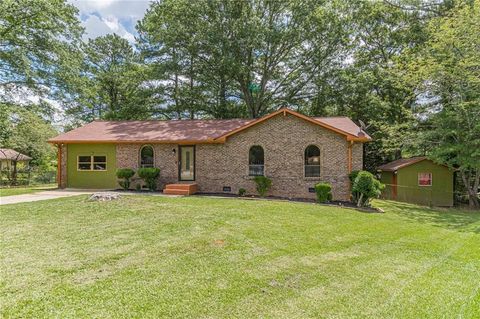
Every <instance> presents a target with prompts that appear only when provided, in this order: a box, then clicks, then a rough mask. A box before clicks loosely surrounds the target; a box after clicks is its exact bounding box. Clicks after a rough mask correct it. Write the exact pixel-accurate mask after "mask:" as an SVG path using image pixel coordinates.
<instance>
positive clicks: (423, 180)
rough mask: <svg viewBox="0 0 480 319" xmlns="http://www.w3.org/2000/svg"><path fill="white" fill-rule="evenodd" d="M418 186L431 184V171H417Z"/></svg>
mask: <svg viewBox="0 0 480 319" xmlns="http://www.w3.org/2000/svg"><path fill="white" fill-rule="evenodd" d="M418 186H432V173H418Z"/></svg>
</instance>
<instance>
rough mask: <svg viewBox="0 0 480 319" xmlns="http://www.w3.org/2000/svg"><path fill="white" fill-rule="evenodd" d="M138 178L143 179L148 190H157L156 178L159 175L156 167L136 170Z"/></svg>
mask: <svg viewBox="0 0 480 319" xmlns="http://www.w3.org/2000/svg"><path fill="white" fill-rule="evenodd" d="M137 173H138V176H139V177H140V178H141V179H143V181H144V182H145V184H146V185H147V187H148V189H150V190H151V191H154V190H156V189H157V177H158V175H160V169H158V168H156V167H144V168H140V169H139V170H138V172H137Z"/></svg>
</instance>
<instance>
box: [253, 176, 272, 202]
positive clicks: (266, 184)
mask: <svg viewBox="0 0 480 319" xmlns="http://www.w3.org/2000/svg"><path fill="white" fill-rule="evenodd" d="M254 181H255V183H256V184H257V192H258V194H259V195H260V196H261V197H265V195H267V192H268V190H269V189H270V187H271V186H272V180H271V179H270V178H268V177H265V176H255V179H254Z"/></svg>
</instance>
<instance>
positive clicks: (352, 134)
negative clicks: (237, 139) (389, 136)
mask: <svg viewBox="0 0 480 319" xmlns="http://www.w3.org/2000/svg"><path fill="white" fill-rule="evenodd" d="M280 114H283V115H286V114H291V115H293V116H295V117H298V118H300V119H302V120H305V121H307V122H310V123H312V124H315V125H319V126H321V127H323V128H326V129H328V130H331V131H333V132H335V133H338V134H341V135H344V136H345V137H346V138H347V140H352V141H361V142H366V141H370V140H371V139H372V138H371V137H370V136H369V135H368V134H366V133H364V132H361V130H360V128H359V127H358V126H357V125H356V124H355V123H354V122H353V121H352V120H350V119H349V118H348V117H308V116H306V115H303V114H300V113H298V112H295V111H292V110H290V109H288V108H281V109H280V110H278V111H276V112H273V113H270V114H268V115H266V116H264V117H261V118H259V119H257V120H254V121H252V122H250V123H247V124H245V125H244V126H242V127H239V128H237V129H235V130H232V131H231V132H228V133H226V134H224V135H222V136H221V137H219V138H217V139H226V138H228V137H230V136H232V135H235V134H237V133H239V132H241V131H243V130H246V129H248V128H250V127H252V126H255V125H257V124H259V123H262V122H265V121H267V120H269V119H271V118H272V117H274V116H277V115H280ZM362 134H363V135H362Z"/></svg>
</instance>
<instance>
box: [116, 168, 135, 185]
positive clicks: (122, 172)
mask: <svg viewBox="0 0 480 319" xmlns="http://www.w3.org/2000/svg"><path fill="white" fill-rule="evenodd" d="M116 175H117V178H118V179H120V180H119V181H118V184H120V186H121V187H122V188H123V189H124V190H128V189H129V188H130V178H132V177H133V175H135V171H134V170H133V169H131V168H119V169H117V172H116Z"/></svg>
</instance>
